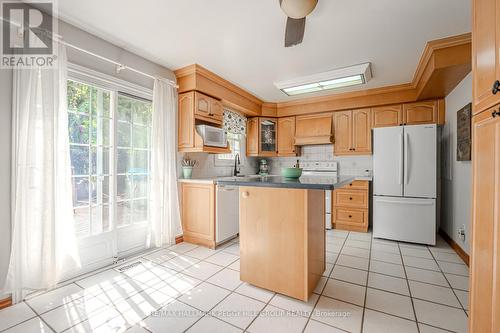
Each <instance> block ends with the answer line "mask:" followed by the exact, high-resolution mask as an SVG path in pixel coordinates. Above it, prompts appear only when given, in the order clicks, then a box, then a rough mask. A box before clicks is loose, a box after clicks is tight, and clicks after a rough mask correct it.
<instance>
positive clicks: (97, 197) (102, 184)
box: [90, 176, 111, 205]
mask: <svg viewBox="0 0 500 333" xmlns="http://www.w3.org/2000/svg"><path fill="white" fill-rule="evenodd" d="M109 184H110V182H109V177H108V176H99V177H96V176H92V177H90V188H91V198H92V204H93V205H97V204H103V203H108V202H109V199H110V195H111V192H110V187H109Z"/></svg>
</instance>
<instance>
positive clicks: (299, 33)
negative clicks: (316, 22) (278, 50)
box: [285, 17, 306, 47]
mask: <svg viewBox="0 0 500 333" xmlns="http://www.w3.org/2000/svg"><path fill="white" fill-rule="evenodd" d="M305 29H306V18H305V17H304V18H301V19H293V18H291V17H289V18H288V19H287V20H286V30H285V47H290V46H294V45H297V44H300V43H302V39H303V38H304V31H305Z"/></svg>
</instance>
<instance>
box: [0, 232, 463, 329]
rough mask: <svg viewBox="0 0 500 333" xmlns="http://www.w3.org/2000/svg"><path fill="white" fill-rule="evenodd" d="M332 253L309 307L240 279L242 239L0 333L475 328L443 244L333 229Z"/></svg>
mask: <svg viewBox="0 0 500 333" xmlns="http://www.w3.org/2000/svg"><path fill="white" fill-rule="evenodd" d="M327 251H328V253H327V269H326V271H325V273H324V276H323V277H322V278H321V280H320V282H319V284H318V286H317V287H316V290H315V291H314V294H313V296H312V297H311V298H310V300H309V302H307V303H305V302H301V301H297V300H294V299H291V298H288V297H285V296H282V295H279V294H275V293H273V292H271V291H268V290H264V289H261V288H257V287H254V286H251V285H249V284H247V283H243V282H241V281H240V279H239V272H238V271H239V244H238V241H237V240H234V241H232V242H230V243H229V244H226V245H224V246H222V247H221V248H218V249H217V250H209V249H206V248H203V247H198V246H194V245H191V244H185V243H183V244H179V245H174V246H171V247H169V248H164V249H160V250H156V251H154V252H151V253H149V254H146V255H144V256H142V257H141V258H139V259H138V260H139V261H140V264H138V265H136V266H134V267H133V268H130V269H129V270H127V271H125V272H123V273H120V272H118V271H116V270H114V269H108V270H105V271H103V272H100V273H98V274H94V275H91V276H87V277H85V278H83V279H81V280H78V281H76V282H74V283H71V284H68V285H66V286H64V287H61V288H58V289H56V290H53V291H50V292H47V293H45V294H42V295H39V296H37V297H34V298H31V299H28V300H27V301H26V302H23V303H20V304H17V305H15V306H12V307H10V308H7V309H4V310H2V311H0V331H2V332H22V333H30V332H125V331H126V332H169V333H172V332H217V333H222V332H243V331H244V332H253V333H257V332H320V333H321V332H368V333H375V332H384V333H387V332H399V333H404V332H420V333H427V332H466V331H467V310H468V305H467V298H468V279H469V278H468V268H467V266H465V265H464V264H463V262H462V261H461V259H460V258H459V257H458V256H457V255H456V254H455V253H454V252H453V250H452V249H451V248H450V247H449V246H448V245H447V244H446V243H445V242H444V241H443V240H442V239H439V242H438V244H437V246H436V247H427V246H421V245H414V244H407V243H398V242H392V241H387V240H379V239H372V236H371V234H370V233H367V234H363V233H355V232H344V231H337V230H333V231H328V232H327ZM134 261H137V260H134Z"/></svg>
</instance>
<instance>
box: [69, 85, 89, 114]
mask: <svg viewBox="0 0 500 333" xmlns="http://www.w3.org/2000/svg"><path fill="white" fill-rule="evenodd" d="M68 109H69V110H70V111H74V112H81V113H89V110H90V86H89V85H87V84H83V83H78V82H75V81H68Z"/></svg>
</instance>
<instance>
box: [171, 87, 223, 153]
mask: <svg viewBox="0 0 500 333" xmlns="http://www.w3.org/2000/svg"><path fill="white" fill-rule="evenodd" d="M178 99H179V108H178V116H177V140H178V143H177V146H178V147H177V148H178V150H179V151H181V152H206V153H221V154H225V153H228V152H230V151H231V150H230V149H229V147H227V148H219V147H210V146H205V145H203V139H202V138H201V136H200V135H199V134H198V132H196V124H197V122H199V123H203V124H206V123H209V124H211V125H212V126H216V127H220V126H221V124H222V104H220V101H218V100H216V99H214V98H212V97H208V96H205V95H203V94H200V93H198V92H196V91H190V92H187V93H183V94H179V98H178ZM219 105H220V108H219ZM219 119H220V120H219Z"/></svg>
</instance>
